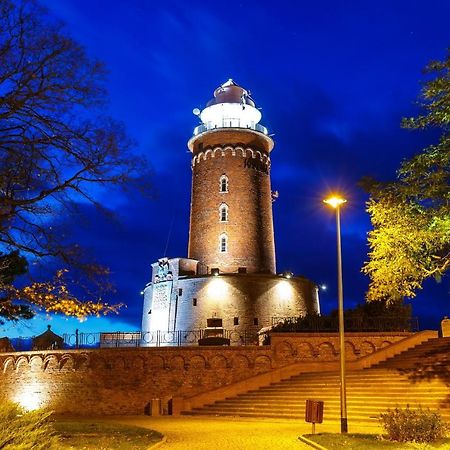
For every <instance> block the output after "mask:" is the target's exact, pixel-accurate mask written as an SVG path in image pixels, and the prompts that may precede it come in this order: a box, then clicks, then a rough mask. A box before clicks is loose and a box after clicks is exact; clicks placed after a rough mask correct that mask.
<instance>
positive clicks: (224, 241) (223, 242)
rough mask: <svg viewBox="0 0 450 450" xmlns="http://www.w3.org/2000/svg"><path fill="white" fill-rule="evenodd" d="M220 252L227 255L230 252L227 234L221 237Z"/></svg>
mask: <svg viewBox="0 0 450 450" xmlns="http://www.w3.org/2000/svg"><path fill="white" fill-rule="evenodd" d="M219 251H220V253H226V252H227V251H228V236H227V235H226V234H225V233H223V234H221V235H220V237H219Z"/></svg>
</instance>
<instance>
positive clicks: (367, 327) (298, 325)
mask: <svg viewBox="0 0 450 450" xmlns="http://www.w3.org/2000/svg"><path fill="white" fill-rule="evenodd" d="M272 326H273V327H274V329H273V331H275V332H305V333H307V332H321V331H323V332H337V331H338V328H339V326H338V318H337V317H327V316H306V317H301V318H299V317H272ZM344 328H345V331H353V332H358V331H360V332H382V331H387V332H389V331H394V332H395V331H419V319H418V318H417V317H405V318H403V317H397V316H373V317H344Z"/></svg>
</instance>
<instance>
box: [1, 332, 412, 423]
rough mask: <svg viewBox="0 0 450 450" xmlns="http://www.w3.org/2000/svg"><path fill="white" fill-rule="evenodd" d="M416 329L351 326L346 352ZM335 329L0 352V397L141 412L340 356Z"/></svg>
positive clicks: (61, 407) (95, 410) (67, 409)
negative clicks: (373, 330) (250, 338)
mask: <svg viewBox="0 0 450 450" xmlns="http://www.w3.org/2000/svg"><path fill="white" fill-rule="evenodd" d="M409 335H410V333H384V334H382V335H381V334H378V335H375V334H367V333H351V334H350V333H349V334H348V335H347V336H346V342H347V345H348V348H349V349H351V351H348V352H347V357H348V359H350V360H355V359H357V358H359V357H362V356H365V355H369V354H371V353H373V352H375V351H377V350H379V349H381V348H383V347H386V346H388V345H390V344H391V343H394V342H399V341H401V340H402V339H405V338H407V337H408V336H409ZM337 339H338V337H337V335H336V334H334V333H329V334H323V335H319V334H311V335H309V334H292V333H280V334H277V335H273V336H272V345H270V346H262V347H257V346H246V347H244V346H243V347H169V348H167V347H166V348H117V349H95V350H48V351H30V352H15V353H1V354H0V367H2V368H3V370H2V372H1V386H2V389H1V391H0V400H3V399H4V400H6V399H8V400H12V401H16V402H19V403H22V404H24V405H26V406H29V407H36V406H44V407H48V408H50V409H52V410H54V411H55V412H57V413H71V414H81V415H95V414H105V415H107V414H143V413H144V409H145V407H146V405H147V404H148V402H149V401H150V400H151V399H152V398H161V399H162V400H163V404H167V400H168V399H169V398H171V397H184V398H187V397H192V396H195V395H198V394H200V393H204V392H207V391H209V390H216V389H218V388H221V387H224V386H229V385H232V384H233V383H237V382H240V381H242V380H245V379H249V378H251V377H254V376H255V375H258V374H261V373H265V372H269V371H271V370H273V369H279V368H282V367H286V366H289V365H291V364H295V363H299V362H300V363H301V362H302V361H305V362H306V361H309V362H311V361H315V362H329V361H335V360H337V359H338V357H339V354H338V351H337V350H338V347H337Z"/></svg>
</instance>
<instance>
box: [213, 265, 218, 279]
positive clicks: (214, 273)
mask: <svg viewBox="0 0 450 450" xmlns="http://www.w3.org/2000/svg"><path fill="white" fill-rule="evenodd" d="M211 275H214V276H215V277H218V276H219V268H218V267H214V269H211Z"/></svg>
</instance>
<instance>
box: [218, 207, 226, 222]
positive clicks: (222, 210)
mask: <svg viewBox="0 0 450 450" xmlns="http://www.w3.org/2000/svg"><path fill="white" fill-rule="evenodd" d="M219 219H220V222H228V205H226V204H225V203H222V204H221V205H220V208H219Z"/></svg>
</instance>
